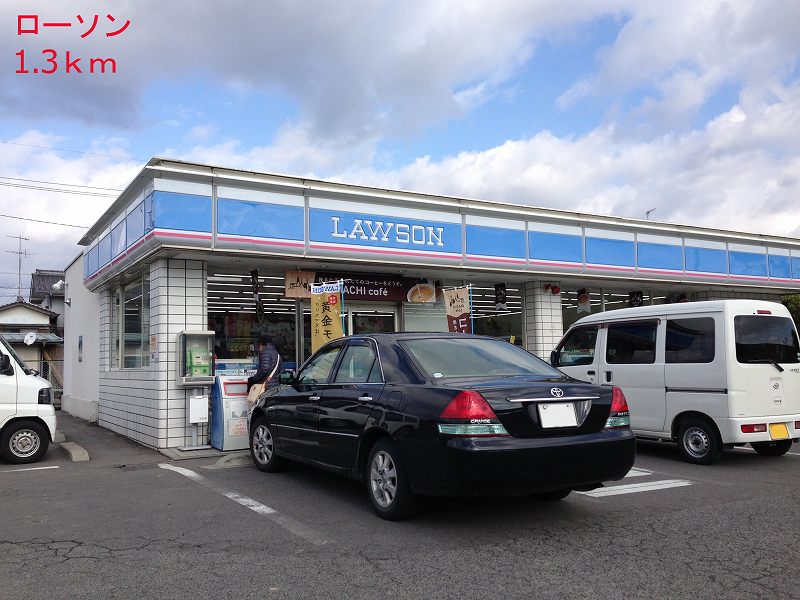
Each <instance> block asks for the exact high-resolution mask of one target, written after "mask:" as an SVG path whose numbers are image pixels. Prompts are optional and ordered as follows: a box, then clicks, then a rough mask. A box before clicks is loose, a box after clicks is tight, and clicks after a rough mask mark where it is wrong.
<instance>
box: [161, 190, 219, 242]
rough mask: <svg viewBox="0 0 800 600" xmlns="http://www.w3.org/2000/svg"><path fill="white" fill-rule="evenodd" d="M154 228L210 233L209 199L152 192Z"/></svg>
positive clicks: (190, 195) (193, 195)
mask: <svg viewBox="0 0 800 600" xmlns="http://www.w3.org/2000/svg"><path fill="white" fill-rule="evenodd" d="M153 215H154V219H153V222H154V225H155V227H160V228H163V229H177V230H182V231H203V232H209V233H210V232H211V198H210V197H209V196H197V195H195V194H179V193H176V192H153Z"/></svg>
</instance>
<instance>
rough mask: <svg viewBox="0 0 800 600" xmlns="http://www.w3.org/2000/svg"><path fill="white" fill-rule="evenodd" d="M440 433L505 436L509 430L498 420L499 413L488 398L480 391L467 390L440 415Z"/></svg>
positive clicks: (454, 399) (460, 393) (459, 394)
mask: <svg viewBox="0 0 800 600" xmlns="http://www.w3.org/2000/svg"><path fill="white" fill-rule="evenodd" d="M439 420H440V421H449V422H448V423H441V422H440V423H439V433H443V434H445V435H462V436H463V435H468V436H482V437H490V436H503V435H508V431H506V428H505V427H503V425H502V424H501V423H499V422H498V419H497V415H496V414H495V413H494V411H493V410H492V407H491V406H489V403H488V402H487V401H486V398H484V397H483V396H481V395H480V394H479V393H478V392H475V391H472V390H465V391H463V392H459V393H458V394H456V395H455V396H454V397H453V399H452V400H450V402H449V403H448V404H447V406H445V407H444V410H443V411H442V414H440V415H439Z"/></svg>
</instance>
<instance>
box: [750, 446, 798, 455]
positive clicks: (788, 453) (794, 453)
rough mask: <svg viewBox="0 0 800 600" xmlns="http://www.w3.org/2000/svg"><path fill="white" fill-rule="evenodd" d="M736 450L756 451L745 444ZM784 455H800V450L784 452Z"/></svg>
mask: <svg viewBox="0 0 800 600" xmlns="http://www.w3.org/2000/svg"><path fill="white" fill-rule="evenodd" d="M734 450H747V451H748V452H755V450H753V449H752V448H747V447H744V446H742V447H741V448H734ZM784 456H800V452H792V451H789V452H787V453H786V454H784Z"/></svg>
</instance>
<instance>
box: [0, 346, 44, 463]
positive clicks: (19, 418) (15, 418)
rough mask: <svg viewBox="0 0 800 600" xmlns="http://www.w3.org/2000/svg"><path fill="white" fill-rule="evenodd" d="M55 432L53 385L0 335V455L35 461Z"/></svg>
mask: <svg viewBox="0 0 800 600" xmlns="http://www.w3.org/2000/svg"><path fill="white" fill-rule="evenodd" d="M55 434H56V411H55V408H53V387H52V386H51V385H50V382H49V381H47V380H46V379H43V378H42V377H39V376H38V373H37V372H36V371H34V370H33V369H29V368H28V367H27V366H26V365H25V362H24V361H22V360H21V359H20V358H19V357H18V356H17V354H16V353H15V352H14V349H13V348H12V347H11V346H10V345H9V344H8V343H6V341H5V340H4V339H3V338H2V336H0V456H2V458H3V459H4V460H5V461H6V462H9V463H12V464H24V463H32V462H36V461H37V460H40V459H41V458H42V457H43V456H44V455H45V453H46V452H47V447H48V446H49V445H50V441H51V440H52V439H53V438H54V437H55Z"/></svg>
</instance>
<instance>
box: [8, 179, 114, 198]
mask: <svg viewBox="0 0 800 600" xmlns="http://www.w3.org/2000/svg"><path fill="white" fill-rule="evenodd" d="M0 185H4V186H7V187H15V188H23V189H26V190H40V191H43V192H58V193H61V194H77V195H79V196H103V197H105V198H114V197H116V196H117V194H102V193H99V192H83V191H80V190H61V189H58V188H49V187H42V186H39V185H23V184H21V183H6V182H5V181H0ZM61 185H63V184H61Z"/></svg>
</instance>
